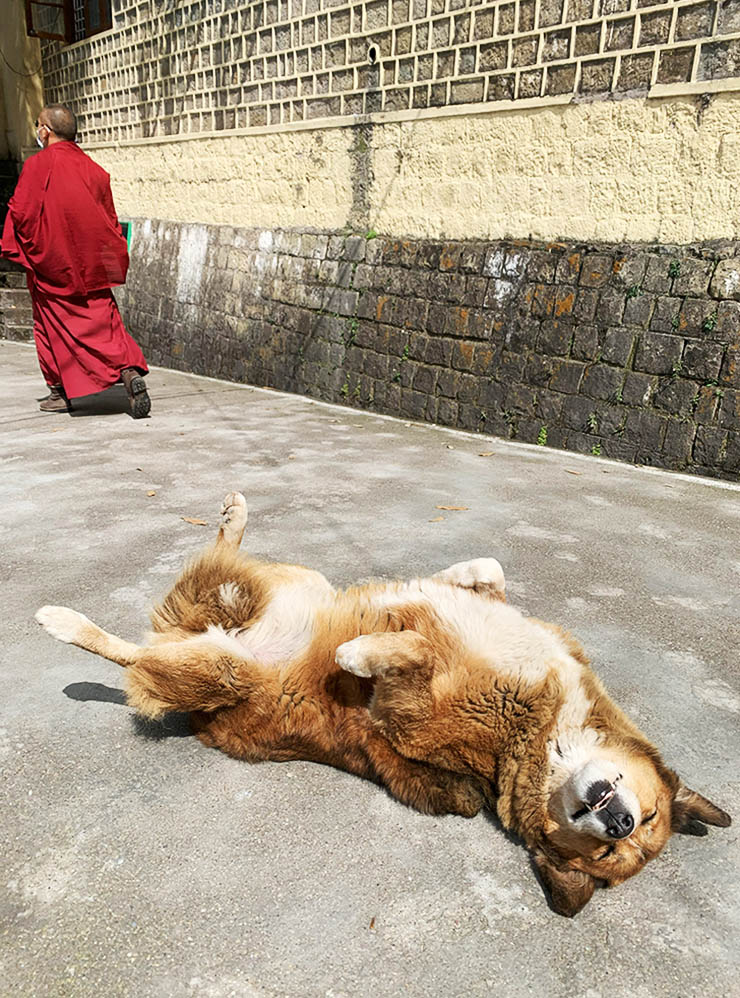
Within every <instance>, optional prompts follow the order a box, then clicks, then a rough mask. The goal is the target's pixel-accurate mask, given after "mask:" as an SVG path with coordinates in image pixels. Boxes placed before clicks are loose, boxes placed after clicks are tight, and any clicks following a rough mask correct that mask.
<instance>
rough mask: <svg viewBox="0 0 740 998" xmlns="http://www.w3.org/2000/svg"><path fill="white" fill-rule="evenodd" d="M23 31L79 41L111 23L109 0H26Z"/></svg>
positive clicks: (36, 36) (43, 36)
mask: <svg viewBox="0 0 740 998" xmlns="http://www.w3.org/2000/svg"><path fill="white" fill-rule="evenodd" d="M25 3H26V32H27V34H29V35H30V36H31V37H32V38H55V39H57V40H58V41H61V42H78V41H80V40H81V39H82V38H89V37H90V35H97V34H98V32H99V31H107V30H108V28H110V27H111V25H112V23H113V22H112V20H111V0H25Z"/></svg>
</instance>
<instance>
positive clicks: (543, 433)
mask: <svg viewBox="0 0 740 998" xmlns="http://www.w3.org/2000/svg"><path fill="white" fill-rule="evenodd" d="M546 444H547V427H546V426H541V427H540V432H539V433H538V434H537V446H538V447H544V446H545V445H546Z"/></svg>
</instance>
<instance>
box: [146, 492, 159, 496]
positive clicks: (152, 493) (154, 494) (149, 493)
mask: <svg viewBox="0 0 740 998" xmlns="http://www.w3.org/2000/svg"><path fill="white" fill-rule="evenodd" d="M156 494H157V493H156V492H147V495H148V496H156Z"/></svg>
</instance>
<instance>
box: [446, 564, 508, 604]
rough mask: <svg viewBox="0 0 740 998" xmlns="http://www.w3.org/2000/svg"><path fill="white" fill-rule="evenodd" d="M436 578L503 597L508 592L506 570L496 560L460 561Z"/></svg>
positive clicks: (464, 587)
mask: <svg viewBox="0 0 740 998" xmlns="http://www.w3.org/2000/svg"><path fill="white" fill-rule="evenodd" d="M434 578H436V579H443V580H444V581H445V582H450V583H452V585H453V586H460V587H461V588H463V589H475V590H481V591H485V590H490V591H493V592H494V593H497V594H500V595H501V596H503V595H504V593H505V591H506V580H505V579H504V570H503V568H502V567H501V565H500V564H499V562H498V561H496V559H495V558H475V559H473V560H472V561H460V562H458V563H457V564H456V565H451V566H450V567H449V568H446V569H445V570H444V571H443V572H438V573H437V574H436V575H435V576H434Z"/></svg>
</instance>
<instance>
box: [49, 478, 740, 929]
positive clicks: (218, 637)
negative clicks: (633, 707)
mask: <svg viewBox="0 0 740 998" xmlns="http://www.w3.org/2000/svg"><path fill="white" fill-rule="evenodd" d="M246 521H247V508H246V501H245V499H244V497H243V496H242V495H241V494H239V493H231V494H230V495H228V496H227V497H226V500H225V503H224V507H223V509H222V526H221V529H220V531H219V534H218V538H217V541H216V543H215V545H214V546H213V547H211V548H209V549H207V550H206V551H205V552H204V553H203V554H202V555H201V556H200V557H199V558H198V559H197V560H196V561H194V562H193V563H192V564H191V565H190V566H189V567H187V568H186V569H185V571H184V572H183V574H182V575H181V576H180V578H179V579H178V580H177V582H176V583H175V586H174V588H173V589H172V591H171V592H170V593H169V595H168V596H167V597H166V599H165V600H164V602H163V603H162V605H161V606H159V607H157V608H155V610H154V611H153V614H152V624H153V628H154V633H153V635H152V637H151V643H150V644H149V645H147V646H144V647H140V646H138V645H134V644H130V643H129V642H127V641H123V640H121V639H120V638H117V637H115V636H113V635H111V634H108V633H106V632H105V631H103V630H101V628H99V627H97V626H96V625H95V624H93V623H92V622H91V621H90V620H88V619H87V617H84V616H83V615H82V614H80V613H77V612H76V611H74V610H69V609H66V608H65V607H43V608H42V609H41V610H39V612H38V613H37V615H36V618H37V620H38V621H39V622H40V623H41V624H43V626H44V627H45V628H46V630H47V631H48V632H49V633H50V634H52V635H53V636H54V637H56V638H58V639H59V640H61V641H67V642H71V643H72V644H76V645H79V646H80V647H82V648H86V649H87V650H88V651H92V652H95V653H97V654H98V655H102V656H103V657H104V658H108V659H111V660H112V661H114V662H118V663H119V664H120V665H122V666H125V667H126V669H127V688H128V700H129V702H130V703H131V704H132V705H133V706H134V707H136V709H137V710H139V711H140V712H141V713H142V714H144V715H146V716H147V717H159V716H161V715H162V714H163V713H165V712H166V711H170V710H178V711H190V712H191V719H192V724H193V727H194V730H195V732H196V734H197V736H198V738H200V739H201V741H202V742H204V743H205V744H206V745H210V746H213V747H216V748H220V749H222V750H223V751H225V752H228V753H229V754H230V755H233V756H236V757H238V758H242V759H247V760H249V761H251V762H257V761H262V760H268V759H271V760H285V759H308V760H314V761H317V762H324V763H329V764H331V765H333V766H337V767H339V768H341V769H345V770H348V771H349V772H352V773H357V774H358V775H360V776H364V777H367V778H369V779H372V780H375V781H377V782H379V783H381V784H383V785H384V786H386V787H387V788H388V790H389V791H390V792H391V793H392V794H393V795H394V796H396V797H397V798H398V799H399V800H401V801H403V802H404V803H406V804H409V805H411V806H413V807H415V808H417V809H419V810H421V811H425V812H428V813H438V814H439V813H445V812H452V813H455V814H462V815H466V816H471V815H474V814H476V813H477V812H478V811H479V810H480V809H481V807H483V806H484V805H486V804H490V805H491V806H492V807H495V809H496V811H497V813H498V815H499V817H500V819H501V821H502V823H503V824H504V826H505V827H506V828H509V829H512V830H513V831H515V832H516V833H517V834H519V835H520V836H521V838H522V839H523V840H524V842H525V843H526V845H527V846H528V847H529V849H531V850H532V852H533V854H534V857H535V861H536V864H537V867H538V869H539V871H540V874H541V876H542V879H543V880H544V882H545V884H546V886H547V888H548V890H549V891H550V895H551V898H552V903H553V907H554V908H555V910H556V911H558V912H560V913H561V914H564V915H574V914H576V912H578V911H580V909H581V908H582V907H583V906H584V905H585V904H586V903H587V901H588V900H589V899H590V897H591V895H592V894H593V891H594V888H595V886H596V885H602V886H611V885H614V884H618V883H621V882H622V881H623V880H626V879H627V878H628V877H631V876H632V875H633V874H635V873H637V872H638V871H639V870H641V869H642V867H643V866H644V865H645V863H646V862H647V861H648V860H649V859H652V858H653V857H654V856H657V855H658V853H659V852H660V851H661V849H662V848H663V846H664V845H665V844H666V842H667V841H668V838H669V836H670V835H671V832H673V831H676V830H680V829H681V828H683V827H684V826H685V825H688V824H690V823H692V822H695V821H696V820H698V821H702V822H706V823H708V824H712V825H720V826H723V827H724V826H727V825H729V824H730V817H729V815H727V814H726V813H725V812H724V811H722V810H720V809H719V808H718V807H716V806H715V805H714V804H712V803H710V802H709V801H708V800H706V799H705V798H704V797H702V796H700V795H699V794H697V793H695V792H694V791H693V790H688V789H687V788H686V787H685V786H683V785H682V783H681V782H680V780H679V778H678V777H677V776H676V774H675V773H673V772H672V771H671V770H669V769H668V768H667V767H666V766H665V765H664V763H663V762H662V760H661V758H660V756H659V754H658V752H657V750H656V749H655V748H654V747H653V746H652V745H651V744H650V743H649V742H648V741H647V740H646V738H645V737H644V736H643V735H642V734H641V733H640V732H639V731H638V729H637V728H636V727H635V726H634V725H633V724H632V723H631V722H630V721H629V719H628V718H627V717H626V716H625V715H624V714H623V713H622V712H621V711H620V710H619V708H618V707H616V706H615V705H614V704H613V703H612V702H611V700H610V699H609V697H608V696H607V694H606V692H605V691H604V689H603V687H602V686H601V684H600V683H599V681H598V680H597V679H596V677H595V676H594V675H593V673H592V672H591V670H590V669H589V667H588V664H587V660H586V657H585V655H584V653H583V650H582V649H581V647H580V645H579V644H578V643H577V642H576V641H575V640H574V639H573V638H572V637H570V636H569V635H568V634H566V633H565V632H564V631H561V630H560V629H559V628H557V627H554V626H552V625H549V624H544V623H542V622H540V621H537V620H534V619H527V618H525V617H523V616H522V615H521V614H520V613H519V612H518V611H516V610H514V609H513V608H511V607H509V606H508V605H507V604H506V603H505V601H504V578H503V572H502V571H501V567H500V565H499V564H498V562H497V561H495V560H493V559H479V560H477V561H471V562H465V563H461V564H459V565H454V566H452V568H449V569H447V570H446V571H444V572H441V573H439V574H438V575H435V576H433V577H432V578H429V579H419V580H415V581H412V582H406V583H402V582H392V583H387V584H371V585H365V586H360V587H356V588H353V589H348V590H347V591H345V592H341V591H337V590H335V589H333V588H332V587H331V585H330V584H329V583H328V582H327V581H326V579H325V578H324V577H323V576H322V575H320V574H319V573H318V572H313V571H311V570H310V569H306V568H301V567H299V566H295V565H278V564H266V563H264V562H259V561H256V560H254V559H251V558H247V557H244V556H242V555H240V554H239V552H238V546H239V543H240V541H241V538H242V534H243V532H244V527H245V525H246Z"/></svg>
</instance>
